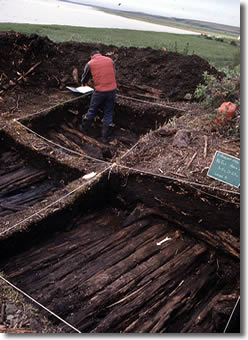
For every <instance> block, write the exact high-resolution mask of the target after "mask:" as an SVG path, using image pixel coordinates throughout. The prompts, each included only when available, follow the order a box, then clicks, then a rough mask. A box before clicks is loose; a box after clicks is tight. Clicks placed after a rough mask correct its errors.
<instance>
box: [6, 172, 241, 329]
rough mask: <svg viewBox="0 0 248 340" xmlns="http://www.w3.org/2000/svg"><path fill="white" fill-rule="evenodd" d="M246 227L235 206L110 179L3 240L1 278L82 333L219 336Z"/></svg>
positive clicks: (186, 190)
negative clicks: (242, 227) (241, 228)
mask: <svg viewBox="0 0 248 340" xmlns="http://www.w3.org/2000/svg"><path fill="white" fill-rule="evenodd" d="M239 222H240V221H239V208H238V207H237V206H236V205H235V204H232V203H227V202H225V201H222V200H218V199H217V198H215V197H212V196H208V195H206V196H205V197H204V195H201V199H199V193H198V191H197V190H195V189H193V188H191V187H189V186H185V185H183V184H180V185H179V184H176V183H175V182H172V181H169V180H166V179H159V178H155V177H153V176H147V175H142V174H137V173H132V172H129V173H118V172H117V171H112V172H111V174H110V173H106V174H104V175H103V176H101V178H100V180H98V181H95V182H94V181H93V182H92V185H91V187H90V190H82V191H81V193H80V194H77V195H76V196H75V197H73V195H72V197H70V201H68V203H67V204H66V205H65V206H64V208H63V209H60V210H56V211H54V212H52V213H51V214H49V215H47V216H46V217H45V218H44V219H42V220H40V221H39V223H34V225H32V222H29V224H30V225H29V227H28V228H27V229H28V232H26V234H25V237H23V233H20V234H18V233H16V235H12V236H11V237H10V238H6V239H5V240H1V241H0V242H1V244H0V252H1V254H0V255H1V257H0V258H1V264H0V271H1V272H3V273H4V275H5V277H6V278H7V279H8V280H9V281H10V282H12V283H13V284H15V285H16V286H17V287H19V288H20V289H22V290H23V291H25V292H26V293H27V294H28V295H29V296H31V297H32V298H34V299H35V300H37V301H38V302H39V303H41V304H42V305H43V306H45V307H46V308H48V309H49V310H50V311H52V312H53V313H55V314H56V315H58V316H59V317H60V318H62V319H63V320H65V321H66V322H67V323H69V324H70V325H72V326H73V327H74V328H76V329H77V330H78V331H80V332H82V333H128V332H130V333H192V332H196V333H222V332H223V330H224V329H225V326H226V324H227V322H228V319H229V317H230V315H231V312H232V310H233V307H234V305H235V302H236V300H237V298H238V296H239V284H240V283H239V242H238V239H239ZM21 240H22V241H21ZM24 240H25V241H24ZM10 244H11V245H12V247H9V246H10ZM13 244H14V245H15V246H13ZM6 254H7V256H6ZM3 255H5V256H3ZM48 318H49V319H50V320H51V321H52V322H53V323H54V324H59V325H60V326H61V328H62V329H63V331H64V332H66V333H73V332H75V330H74V329H72V328H70V326H68V325H65V324H63V322H62V321H61V320H59V319H58V318H56V317H54V316H53V315H51V314H49V313H48Z"/></svg>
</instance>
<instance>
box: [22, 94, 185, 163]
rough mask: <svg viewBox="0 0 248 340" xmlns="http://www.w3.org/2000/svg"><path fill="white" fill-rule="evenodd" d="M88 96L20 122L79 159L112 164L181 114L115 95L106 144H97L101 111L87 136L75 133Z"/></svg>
mask: <svg viewBox="0 0 248 340" xmlns="http://www.w3.org/2000/svg"><path fill="white" fill-rule="evenodd" d="M89 102H90V96H89V95H87V96H82V97H79V98H75V100H73V101H70V102H67V103H64V104H61V105H57V106H56V107H54V108H52V109H50V110H47V111H45V112H41V113H39V114H36V115H33V116H31V117H28V118H27V119H22V120H21V122H22V123H23V124H24V125H25V126H27V127H28V128H29V129H31V130H32V131H34V132H36V133H37V134H39V135H41V136H43V137H44V138H46V139H48V140H50V141H52V142H53V143H56V144H57V145H61V146H63V148H66V149H69V150H73V151H74V152H76V153H77V154H79V155H81V156H86V158H87V157H92V158H95V159H98V160H102V161H106V162H113V161H114V160H115V159H116V158H117V157H119V156H121V155H122V154H123V153H124V152H126V151H127V150H128V149H130V147H132V146H133V145H134V144H135V143H136V142H137V141H138V139H139V138H140V137H141V136H142V135H144V134H146V133H148V132H149V131H150V130H154V129H155V128H157V127H158V126H160V125H163V124H164V123H166V122H168V120H169V119H170V118H172V117H173V116H175V115H180V114H181V112H180V111H178V110H177V109H176V108H168V107H166V106H165V105H161V104H156V103H147V102H145V103H144V102H142V101H136V100H132V99H131V98H130V99H123V98H122V96H119V97H118V99H117V101H116V105H115V116H114V125H115V126H114V127H113V129H112V136H111V138H110V140H109V143H107V144H103V143H102V142H101V141H100V137H101V128H102V124H103V123H102V118H103V111H102V110H101V109H100V110H99V114H98V115H97V116H96V117H95V120H94V122H93V124H92V127H91V128H90V130H89V132H88V133H87V134H85V133H83V132H81V131H80V130H79V125H80V123H81V119H82V116H83V115H84V114H85V113H86V112H87V110H88V107H89Z"/></svg>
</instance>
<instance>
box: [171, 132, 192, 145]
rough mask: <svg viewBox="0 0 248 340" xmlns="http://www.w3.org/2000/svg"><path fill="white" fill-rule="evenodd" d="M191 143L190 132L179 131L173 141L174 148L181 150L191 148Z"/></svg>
mask: <svg viewBox="0 0 248 340" xmlns="http://www.w3.org/2000/svg"><path fill="white" fill-rule="evenodd" d="M190 142H191V133H190V131H189V130H179V131H177V133H176V134H175V137H174V139H173V143H172V144H173V146H177V147H179V148H182V147H186V146H189V144H190Z"/></svg>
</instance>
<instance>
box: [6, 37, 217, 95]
mask: <svg viewBox="0 0 248 340" xmlns="http://www.w3.org/2000/svg"><path fill="white" fill-rule="evenodd" d="M97 46H98V48H100V50H101V51H102V53H103V54H108V55H109V56H110V57H111V58H112V59H113V60H114V61H115V65H116V71H117V82H118V85H119V88H120V90H121V91H120V93H122V94H125V92H126V89H125V87H126V86H127V87H131V88H132V87H134V86H136V85H138V86H143V85H146V86H149V87H151V88H154V89H158V90H160V91H161V92H162V94H161V96H162V97H163V98H167V99H169V100H171V101H179V100H183V98H184V96H185V94H186V93H191V94H192V93H193V92H194V90H195V88H196V86H197V85H198V84H199V83H200V82H201V81H202V80H203V78H202V74H203V72H205V71H207V72H209V73H210V74H215V75H216V74H217V71H216V70H215V69H214V68H213V67H211V66H210V65H209V63H208V62H207V61H206V60H204V59H202V58H200V57H199V56H196V55H192V56H184V55H182V54H179V53H173V52H164V51H160V50H153V49H151V48H139V49H138V48H134V47H132V48H124V47H118V48H117V47H115V46H105V45H102V44H98V45H97ZM94 47H95V45H93V44H90V43H88V44H86V43H77V42H65V43H58V44H55V43H53V42H52V41H50V40H49V39H48V38H46V37H45V38H44V37H40V36H38V35H35V34H33V35H30V36H27V35H23V34H20V33H13V32H6V33H4V32H2V33H0V60H1V63H0V73H3V72H4V73H5V75H6V77H2V79H1V81H0V90H1V89H6V88H8V87H9V86H10V85H9V80H12V81H13V82H16V81H17V79H18V78H19V77H20V76H21V75H23V74H24V73H25V72H27V71H28V70H29V69H30V68H31V67H32V66H34V65H36V63H40V64H39V65H38V66H37V67H36V68H35V69H34V71H33V72H31V73H29V74H28V75H27V76H25V77H24V78H23V79H21V81H18V84H19V85H20V86H22V87H30V86H32V87H36V88H47V87H55V88H63V87H64V86H65V85H69V84H72V83H75V81H74V80H73V77H72V71H73V69H74V68H75V67H76V68H77V69H78V73H79V80H80V77H81V74H82V72H83V68H84V65H85V63H86V62H87V61H88V60H89V54H90V51H91V50H92V49H93V48H94ZM78 85H79V84H78ZM136 91H137V90H136Z"/></svg>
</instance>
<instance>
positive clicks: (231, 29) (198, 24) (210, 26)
mask: <svg viewBox="0 0 248 340" xmlns="http://www.w3.org/2000/svg"><path fill="white" fill-rule="evenodd" d="M60 1H64V2H71V3H74V4H77V5H83V6H90V7H93V8H97V9H100V10H102V11H104V12H107V13H112V14H115V15H120V16H125V17H128V18H130V19H136V20H142V21H147V22H150V23H154V24H159V25H165V26H170V25H171V26H173V27H178V28H188V29H194V28H195V29H197V30H202V29H203V30H204V29H205V30H210V31H211V30H213V31H217V32H218V31H219V32H227V33H232V34H235V35H240V27H237V26H230V25H223V24H218V23H212V22H208V21H200V20H193V19H180V18H174V17H165V16H161V15H153V14H147V13H144V12H132V11H124V10H121V9H120V10H116V9H110V8H107V7H104V6H99V5H92V4H89V3H88V2H85V3H83V2H80V3H79V2H77V1H73V0H60Z"/></svg>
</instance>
